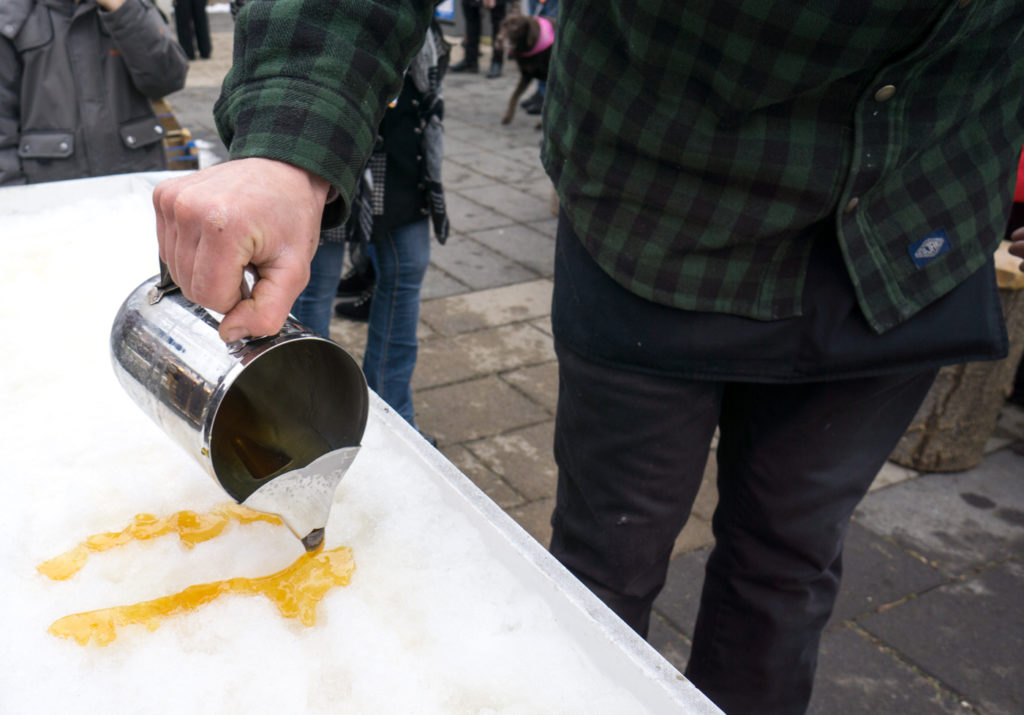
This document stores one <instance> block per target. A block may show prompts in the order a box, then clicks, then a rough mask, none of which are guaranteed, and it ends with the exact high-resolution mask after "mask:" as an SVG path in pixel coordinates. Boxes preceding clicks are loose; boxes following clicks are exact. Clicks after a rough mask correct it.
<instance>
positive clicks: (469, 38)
mask: <svg viewBox="0 0 1024 715" xmlns="http://www.w3.org/2000/svg"><path fill="white" fill-rule="evenodd" d="M482 8H487V10H488V11H489V12H490V15H491V48H492V49H491V68H490V69H489V70H488V71H487V79H496V78H498V77H501V69H502V66H503V64H504V59H505V58H504V56H503V55H502V52H501V50H498V49H495V48H496V47H497V42H496V40H497V38H498V28H499V27H500V26H501V21H502V20H504V19H505V0H462V16H463V17H464V18H465V20H466V38H465V39H464V40H463V41H462V47H463V49H464V50H465V51H466V54H465V56H464V57H463V58H462V60H461V61H459V62H456V63H455V64H453V65H452V67H451V70H452V72H472V73H474V74H475V73H477V72H479V71H480V33H481V28H482V13H483V10H482Z"/></svg>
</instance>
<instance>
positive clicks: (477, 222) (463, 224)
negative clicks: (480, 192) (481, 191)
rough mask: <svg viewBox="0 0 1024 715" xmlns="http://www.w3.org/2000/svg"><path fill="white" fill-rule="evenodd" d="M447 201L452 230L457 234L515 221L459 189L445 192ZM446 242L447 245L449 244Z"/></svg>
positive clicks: (452, 238) (450, 241)
mask: <svg viewBox="0 0 1024 715" xmlns="http://www.w3.org/2000/svg"><path fill="white" fill-rule="evenodd" d="M445 203H446V208H447V210H448V220H449V221H450V222H451V227H452V231H453V232H454V233H455V234H459V233H470V232H472V231H480V230H483V229H488V228H497V227H498V226H508V225H510V224H512V223H515V221H513V220H512V219H510V218H509V217H508V216H503V215H501V214H497V213H495V212H494V211H492V210H490V209H488V208H487V207H485V206H481V205H480V204H478V203H476V202H475V201H470V200H469V199H467V198H465V197H464V196H463V195H462V193H461V192H459V191H447V192H445ZM455 238H456V236H455V235H453V236H452V237H451V238H449V239H448V244H450V243H452V241H453V240H454V239H455ZM448 244H445V247H447V246H448Z"/></svg>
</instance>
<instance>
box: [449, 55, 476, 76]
mask: <svg viewBox="0 0 1024 715" xmlns="http://www.w3.org/2000/svg"><path fill="white" fill-rule="evenodd" d="M448 71H449V72H473V73H476V72H479V71H480V67H479V65H477V61H476V58H475V57H474V58H473V59H469V58H468V57H464V58H463V59H462V61H461V62H456V63H455V64H453V65H452V66H451V67H449V68H448Z"/></svg>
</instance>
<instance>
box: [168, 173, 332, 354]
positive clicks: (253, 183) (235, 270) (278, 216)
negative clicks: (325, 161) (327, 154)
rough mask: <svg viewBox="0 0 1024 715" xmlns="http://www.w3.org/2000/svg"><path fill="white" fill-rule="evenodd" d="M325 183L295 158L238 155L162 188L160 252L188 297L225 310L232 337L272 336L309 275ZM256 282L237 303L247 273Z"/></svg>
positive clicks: (227, 336) (226, 336)
mask: <svg viewBox="0 0 1024 715" xmlns="http://www.w3.org/2000/svg"><path fill="white" fill-rule="evenodd" d="M328 188H329V186H328V184H327V182H326V181H324V180H323V179H321V178H320V177H318V176H315V175H313V174H311V173H309V172H308V171H306V170H304V169H300V168H298V167H296V166H293V165H291V164H286V163H284V162H280V161H273V160H271V159H238V160H235V161H229V162H226V163H223V164H217V165H215V166H212V167H210V168H209V169H204V170H203V171H199V172H196V173H194V174H189V175H188V176H183V177H181V178H175V179H169V180H167V181H164V182H163V183H161V184H159V185H158V186H157V187H156V189H155V190H154V192H153V206H154V207H155V209H156V230H157V238H158V239H159V242H160V258H161V259H162V260H163V261H164V263H166V264H167V267H168V268H169V269H170V272H171V277H172V278H173V279H174V282H175V283H177V284H178V286H179V287H180V288H181V290H182V292H183V293H184V295H185V297H186V298H188V299H189V300H191V301H192V302H194V303H198V304H199V305H202V306H204V307H206V308H210V309H212V310H215V311H217V312H219V313H224V320H223V321H222V322H221V325H220V336H221V338H222V339H223V340H224V341H225V342H232V341H234V340H238V339H240V338H243V337H246V336H250V335H256V336H259V335H273V334H274V333H276V332H278V331H279V330H280V329H281V326H282V325H284V321H285V319H286V318H287V317H288V312H289V311H290V310H291V307H292V304H293V303H294V302H295V299H296V298H297V297H298V295H299V293H301V292H302V290H303V289H304V288H305V287H306V283H307V282H308V281H309V263H310V261H311V260H313V254H314V253H315V252H316V247H317V242H318V239H319V235H320V218H321V214H322V213H323V208H324V200H325V198H326V197H327V191H328ZM249 264H252V265H253V266H255V267H256V271H257V273H258V274H259V280H257V281H256V285H255V286H254V287H253V292H252V298H249V299H246V300H242V296H241V288H240V287H241V281H242V271H243V269H244V268H245V267H246V266H247V265H249Z"/></svg>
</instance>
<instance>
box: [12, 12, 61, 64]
mask: <svg viewBox="0 0 1024 715" xmlns="http://www.w3.org/2000/svg"><path fill="white" fill-rule="evenodd" d="M13 39H14V49H15V50H16V51H17V52H18V53H19V54H21V53H24V52H28V51H29V50H35V49H38V48H40V47H44V46H46V45H49V44H50V43H51V42H53V20H51V19H50V9H49V8H47V7H43V6H42V5H39V6H36V7H35V9H34V10H33V12H31V13H29V16H28V17H27V18H26V19H25V24H24V25H22V26H21V30H19V31H18V34H17V35H15V36H14V38H13Z"/></svg>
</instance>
